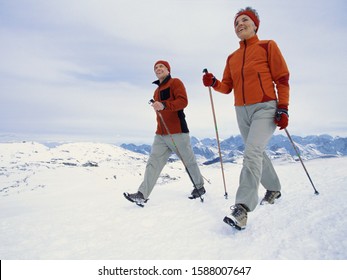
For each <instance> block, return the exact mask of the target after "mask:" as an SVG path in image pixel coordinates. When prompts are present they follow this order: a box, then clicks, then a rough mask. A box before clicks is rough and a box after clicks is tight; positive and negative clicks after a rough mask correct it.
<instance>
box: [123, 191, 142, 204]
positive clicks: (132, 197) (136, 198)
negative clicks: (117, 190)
mask: <svg viewBox="0 0 347 280" xmlns="http://www.w3.org/2000/svg"><path fill="white" fill-rule="evenodd" d="M123 195H124V197H125V198H126V199H127V200H129V201H131V202H133V203H136V205H138V206H140V207H144V206H145V205H144V203H147V201H148V199H145V198H144V197H143V194H142V193H141V192H137V193H133V194H130V193H123Z"/></svg>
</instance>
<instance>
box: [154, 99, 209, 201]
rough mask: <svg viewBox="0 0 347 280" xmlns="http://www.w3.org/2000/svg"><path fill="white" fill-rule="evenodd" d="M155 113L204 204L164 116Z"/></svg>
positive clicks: (201, 199)
mask: <svg viewBox="0 0 347 280" xmlns="http://www.w3.org/2000/svg"><path fill="white" fill-rule="evenodd" d="M154 102H155V101H154V100H153V99H151V100H150V101H149V103H150V104H151V103H154ZM155 112H156V113H157V115H158V116H159V118H160V121H161V123H162V124H163V126H164V127H165V130H166V132H167V134H168V135H169V136H170V138H171V141H172V144H173V145H174V147H175V149H176V153H177V156H178V157H179V158H180V159H181V161H182V163H183V165H184V168H185V169H186V171H187V173H188V176H189V178H190V180H191V181H192V183H193V186H194V188H195V189H196V190H197V191H198V195H199V198H200V201H201V202H204V199H203V198H202V197H201V195H200V192H199V190H198V188H197V186H196V185H195V182H194V180H193V178H192V175H191V174H190V172H189V170H188V167H187V165H186V163H185V162H184V160H183V157H182V156H181V153H180V151H179V150H178V147H177V145H176V142H175V140H174V139H173V137H172V134H171V133H170V130H169V128H168V126H167V125H166V123H165V121H164V118H163V115H162V114H161V113H160V112H159V111H155Z"/></svg>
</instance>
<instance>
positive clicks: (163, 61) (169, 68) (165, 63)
mask: <svg viewBox="0 0 347 280" xmlns="http://www.w3.org/2000/svg"><path fill="white" fill-rule="evenodd" d="M157 64H163V65H165V67H166V68H167V69H168V70H169V72H171V67H170V64H169V62H167V61H165V60H158V61H157V62H156V63H154V67H155V66H156V65H157Z"/></svg>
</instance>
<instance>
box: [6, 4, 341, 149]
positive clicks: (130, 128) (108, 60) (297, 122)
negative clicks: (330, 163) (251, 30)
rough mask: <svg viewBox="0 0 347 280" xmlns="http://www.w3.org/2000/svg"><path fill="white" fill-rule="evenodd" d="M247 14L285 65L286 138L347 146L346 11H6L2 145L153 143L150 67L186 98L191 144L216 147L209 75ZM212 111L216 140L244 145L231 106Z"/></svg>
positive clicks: (110, 7) (307, 7) (85, 7)
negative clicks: (320, 138) (161, 63)
mask: <svg viewBox="0 0 347 280" xmlns="http://www.w3.org/2000/svg"><path fill="white" fill-rule="evenodd" d="M246 6H252V7H253V8H255V9H256V10H257V11H258V13H259V15H260V27H259V32H258V36H259V38H260V39H272V40H275V41H276V43H277V44H278V45H279V47H280V49H281V52H282V54H283V56H284V57H285V59H286V62H287V64H288V67H289V70H290V73H291V76H290V86H291V99H290V105H289V114H290V124H289V126H288V131H289V132H290V133H291V134H294V135H300V136H306V135H312V134H330V135H332V136H341V137H346V136H347V121H346V114H345V111H344V110H345V104H346V103H347V97H346V95H344V90H345V89H346V88H347V79H346V74H345V73H346V70H345V69H346V68H347V60H346V53H347V49H346V45H347V27H346V25H345V22H344V18H345V11H346V8H347V3H346V2H345V1H342V0H332V1H323V0H318V1H317V0H293V1H281V2H278V1H276V0H263V1H244V0H233V1H226V0H216V1H207V0H200V1H198V0H185V1H183V0H160V1H159V0H146V1H142V0H113V1H112V0H60V1H47V0H0V36H1V44H0V61H1V63H0V100H1V103H0V135H5V136H7V137H12V136H13V137H15V136H16V137H22V138H25V139H26V140H52V141H73V140H79V141H80V140H83V141H102V142H108V143H117V144H120V143H124V142H126V143H130V142H132V143H151V142H152V139H153V136H154V131H155V126H156V123H155V113H154V111H153V109H152V108H151V107H150V106H149V105H148V100H149V99H151V98H152V96H153V92H154V90H155V87H156V86H154V85H153V84H152V82H153V81H154V80H156V77H155V75H154V72H153V64H154V62H155V61H157V60H159V59H164V60H167V61H169V62H170V64H171V69H172V71H171V74H172V76H173V77H177V78H179V79H181V80H182V81H183V82H184V84H185V86H186V89H187V93H188V98H189V105H188V107H187V108H186V109H185V113H186V116H187V121H188V126H189V129H190V133H191V136H196V137H199V138H205V137H215V126H214V122H213V116H212V109H211V103H210V99H209V93H208V89H207V88H205V87H204V86H203V85H202V81H201V79H202V70H203V69H204V68H207V69H208V70H209V71H210V72H212V73H213V74H214V75H216V77H217V78H221V76H222V73H223V70H224V66H225V62H226V58H227V56H228V55H229V54H230V53H232V52H233V51H234V50H236V49H237V48H238V46H239V40H238V38H237V36H236V35H235V33H234V29H233V18H234V15H235V14H236V12H237V11H238V10H239V9H240V8H244V7H246ZM213 100H214V107H215V111H216V117H217V127H218V133H219V136H220V137H221V138H222V139H223V138H227V137H230V136H231V135H238V134H239V130H238V127H237V124H236V118H235V111H234V106H233V101H234V100H233V94H230V95H222V94H219V93H217V92H214V93H213ZM276 133H283V132H280V131H278V132H276Z"/></svg>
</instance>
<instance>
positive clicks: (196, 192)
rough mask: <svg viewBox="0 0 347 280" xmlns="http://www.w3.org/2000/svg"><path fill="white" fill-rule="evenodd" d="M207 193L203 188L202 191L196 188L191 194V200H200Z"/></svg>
mask: <svg viewBox="0 0 347 280" xmlns="http://www.w3.org/2000/svg"><path fill="white" fill-rule="evenodd" d="M205 193H206V190H205V188H204V187H201V188H200V189H198V188H194V190H193V191H192V192H191V194H190V196H189V198H190V199H196V198H200V197H201V196H202V195H203V194H205Z"/></svg>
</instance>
